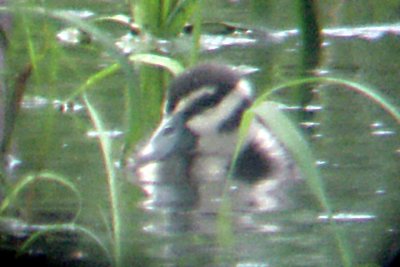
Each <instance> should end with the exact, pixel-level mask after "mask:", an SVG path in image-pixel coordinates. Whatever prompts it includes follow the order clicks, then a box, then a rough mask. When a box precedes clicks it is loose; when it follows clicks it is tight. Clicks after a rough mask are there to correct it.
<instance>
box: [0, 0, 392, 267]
mask: <svg viewBox="0 0 400 267" xmlns="http://www.w3.org/2000/svg"><path fill="white" fill-rule="evenodd" d="M48 2H49V3H48V4H49V5H50V6H53V7H55V8H60V9H68V10H69V9H71V10H76V9H79V10H84V11H86V12H87V13H85V14H90V13H92V16H102V15H107V16H108V15H109V16H112V15H115V14H120V13H124V14H127V13H128V11H127V6H126V5H125V4H124V3H122V2H123V1H121V3H119V4H115V3H113V1H104V0H92V1H73V2H71V1H57V3H53V2H52V1H48ZM205 2H206V3H204V5H207V6H209V7H208V8H206V11H207V12H204V13H205V14H204V15H203V19H204V21H208V22H213V23H214V22H217V23H215V25H216V26H217V29H214V28H211V29H210V28H207V27H204V29H203V30H204V34H203V35H202V52H201V55H200V57H199V58H200V61H218V62H223V63H227V64H231V65H236V66H240V67H242V68H243V69H244V70H245V71H247V72H249V74H248V77H249V79H250V80H251V81H252V83H253V84H254V86H255V88H257V91H258V92H262V91H263V90H265V89H266V88H270V87H271V86H272V85H276V84H279V83H282V82H285V81H288V80H291V79H295V78H298V77H300V76H301V73H302V69H301V58H302V54H301V49H300V37H299V33H298V31H297V30H294V29H296V28H297V14H296V9H295V7H292V5H293V3H292V2H291V1H264V2H265V3H264V2H263V1H250V0H249V1H228V0H226V1H225V0H224V1H223V0H219V1H205ZM331 2H332V3H328V1H327V3H324V4H322V3H320V6H319V8H320V10H321V13H320V17H321V22H322V25H323V28H324V31H323V46H322V59H321V62H320V64H319V67H318V68H317V69H316V70H314V71H313V73H314V74H315V75H317V76H322V77H339V78H343V79H347V80H350V81H353V82H359V83H361V84H365V85H368V86H371V87H372V88H375V89H376V90H378V91H379V92H381V93H382V94H383V95H385V96H386V97H387V98H388V99H389V100H390V101H391V103H392V104H394V105H395V106H397V107H400V90H399V88H398V85H399V84H400V73H399V70H400V45H399V44H400V25H399V24H395V22H397V21H399V13H398V10H400V4H399V3H396V2H397V1H380V4H379V5H377V4H376V2H377V1H359V2H362V3H358V2H357V1H349V2H343V3H335V1H331ZM396 10H397V12H396ZM21 19H22V18H21V17H20V16H18V15H16V16H15V18H14V21H13V23H14V27H15V28H14V31H18V32H13V34H14V37H13V39H12V40H18V39H16V38H17V37H21V38H23V39H22V40H26V39H24V35H25V34H32V35H33V37H34V40H35V45H36V46H37V47H36V49H38V50H40V49H42V50H41V51H42V54H41V56H42V57H43V58H41V59H40V60H39V61H38V62H39V65H38V66H36V67H37V69H36V71H35V72H34V73H33V75H32V77H30V80H29V83H28V84H27V88H26V93H25V95H24V100H23V103H22V107H21V110H20V113H19V116H18V119H17V124H16V126H15V130H14V135H13V144H12V147H11V152H10V154H9V155H8V156H7V167H6V168H5V175H4V176H5V179H7V181H8V182H9V183H11V184H14V185H15V184H17V182H18V181H21V180H22V179H24V178H25V177H27V175H30V174H32V175H38V173H39V175H40V176H43V177H49V176H51V175H53V174H54V173H55V174H57V175H61V176H63V177H66V179H68V181H71V183H73V185H74V186H72V187H68V186H65V184H63V183H62V182H61V183H58V182H56V183H54V182H50V183H48V182H46V181H45V180H38V181H37V182H35V183H33V184H31V185H29V186H28V187H26V188H24V189H23V190H22V191H21V192H20V193H19V197H18V198H16V199H15V200H14V201H13V204H12V206H11V208H8V210H7V212H6V213H5V215H4V213H3V214H2V216H3V217H1V224H0V225H1V226H0V228H1V229H0V230H1V240H0V246H1V248H2V250H4V251H13V250H14V249H16V248H17V247H19V246H20V245H21V243H22V241H23V240H26V238H27V237H28V236H30V235H31V234H32V233H33V232H36V231H38V230H40V229H42V228H41V227H44V226H43V225H49V224H55V223H59V224H63V225H64V228H62V227H60V229H59V230H54V231H52V232H49V233H47V234H46V235H44V236H42V237H40V238H39V239H38V240H36V241H35V242H33V244H32V245H31V246H29V249H28V250H27V252H26V253H24V254H23V257H26V258H27V259H30V257H32V258H38V259H39V261H40V262H42V261H45V262H47V263H49V264H50V265H55V266H59V265H61V263H65V262H68V263H69V264H71V266H75V265H77V266H78V265H79V266H82V265H83V266H110V262H112V261H113V260H112V257H113V255H112V254H113V251H115V247H119V249H120V253H121V255H122V256H121V258H122V259H123V260H122V263H121V262H120V263H121V265H122V266H136V265H138V266H153V265H154V266H160V265H161V266H242V267H243V266H263V267H264V266H343V257H344V256H343V255H346V254H351V257H352V262H353V265H354V266H361V265H364V266H366V265H368V266H381V265H383V264H387V263H388V262H389V260H390V259H391V257H393V256H394V255H395V253H396V252H397V251H398V250H399V249H400V229H399V221H400V208H399V207H400V205H399V204H400V194H399V192H400V179H399V178H400V177H399V174H400V164H399V158H400V138H399V128H400V127H399V124H398V122H396V121H395V119H393V118H392V117H391V116H390V115H388V113H386V112H385V111H384V110H383V109H382V108H381V107H379V106H378V105H377V104H376V103H375V102H374V101H372V100H371V99H369V98H368V97H365V96H363V95H361V94H357V93H355V92H353V91H349V90H347V89H346V88H345V87H344V86H340V85H332V84H329V85H328V84H317V85H315V86H314V87H313V89H314V90H313V96H314V99H313V101H312V102H311V103H310V109H311V110H312V117H311V119H310V120H309V121H301V122H300V123H299V126H300V127H301V128H302V129H303V130H304V133H305V135H306V138H307V140H308V142H309V145H310V148H311V149H312V151H313V153H314V156H315V158H316V164H317V166H318V170H319V171H320V174H321V179H322V181H323V184H324V190H325V194H326V196H327V198H328V201H329V203H330V205H331V208H332V211H333V221H335V222H336V227H337V229H336V231H337V233H341V234H342V236H343V237H344V240H345V242H346V243H347V245H342V246H341V245H340V244H339V245H338V240H337V239H336V237H335V230H333V228H332V227H333V226H332V225H331V224H330V223H329V217H328V214H327V213H326V212H325V211H324V210H323V209H322V208H321V207H320V205H319V203H318V200H317V199H316V197H315V195H314V194H313V192H312V191H311V190H310V188H309V187H308V185H307V183H306V182H302V183H299V184H296V185H295V186H294V187H293V188H291V189H290V192H288V193H287V197H288V199H290V202H291V203H293V205H291V206H290V207H288V208H285V209H282V210H279V211H274V212H264V213H240V214H225V216H220V217H218V216H216V215H215V214H214V215H213V214H201V217H196V216H199V215H198V214H197V215H193V214H192V213H190V211H187V210H185V211H183V210H180V211H179V210H178V211H174V212H171V211H167V209H161V210H160V209H152V207H151V206H150V208H149V206H146V205H143V203H144V202H145V201H146V200H147V199H146V197H145V196H144V195H143V194H142V193H141V188H139V187H138V186H137V185H135V184H132V183H130V182H129V180H130V179H131V174H129V173H128V174H126V171H125V170H124V169H123V167H122V163H121V162H123V160H124V159H123V158H122V156H121V155H122V150H123V145H124V141H125V139H124V134H125V133H126V129H125V128H124V127H125V123H126V118H124V116H125V114H126V113H125V111H124V108H125V107H126V100H125V99H124V96H126V91H125V89H124V88H125V87H126V79H125V77H124V74H123V73H118V74H115V75H112V76H109V77H107V79H104V80H103V81H102V82H101V83H99V84H96V88H95V89H93V90H92V89H90V90H92V91H90V90H89V92H88V99H89V101H90V103H91V104H92V105H93V106H94V107H95V109H96V110H97V111H98V112H99V115H100V116H101V119H102V121H103V124H104V127H105V128H106V130H107V132H106V134H107V135H108V136H109V137H110V138H111V140H112V147H111V150H112V155H113V159H114V162H113V164H114V167H115V175H116V177H117V189H118V198H119V200H120V202H119V213H120V221H119V222H118V223H120V224H121V228H120V229H121V230H120V231H121V232H120V233H119V236H120V244H114V243H113V238H114V237H113V235H112V229H113V227H115V223H116V222H115V221H113V220H112V215H110V214H112V212H111V211H110V210H111V209H112V207H111V206H110V205H111V204H110V198H111V196H110V190H109V183H108V182H107V178H106V177H107V171H106V169H105V168H104V164H103V158H102V153H101V149H100V148H99V141H98V136H99V133H98V131H96V130H94V127H93V124H92V121H91V119H90V118H89V115H88V113H87V112H88V107H87V105H85V103H84V101H83V100H81V99H80V98H78V99H77V100H73V101H72V102H71V104H70V105H69V106H62V105H61V104H60V103H63V101H64V100H65V99H66V98H67V97H68V96H69V95H70V94H71V91H72V90H76V88H79V87H80V86H82V84H84V83H85V81H86V79H87V78H88V77H89V76H90V75H92V74H93V73H95V72H97V71H99V70H100V69H101V68H102V67H104V66H105V65H108V64H110V63H113V61H112V59H111V58H110V57H109V56H107V55H105V52H104V51H102V50H101V48H99V47H97V46H98V45H97V44H96V41H93V42H92V43H89V44H86V43H79V42H78V43H77V44H71V43H66V41H65V40H61V41H58V42H57V43H56V45H51V42H46V41H44V39H46V38H48V39H51V40H56V38H57V36H58V38H59V40H60V38H62V36H63V35H61V37H60V34H65V30H66V29H67V28H69V27H70V25H65V24H63V23H60V22H59V21H57V20H46V19H44V20H43V19H41V18H38V17H37V16H36V17H35V16H32V17H29V21H31V22H35V23H38V25H41V27H42V28H40V29H39V30H38V29H35V30H34V28H31V29H30V30H31V31H32V32H31V33H29V32H27V31H22V30H21V29H23V28H24V27H23V25H24V24H23V23H22V22H21ZM220 22H224V23H225V22H226V23H230V25H235V27H240V28H245V29H247V30H246V31H238V32H235V33H220V29H221V28H222V29H225V28H224V27H225V26H224V24H220ZM105 28H106V29H105V30H107V31H111V32H112V36H113V37H115V43H117V44H118V45H120V46H121V45H122V46H123V47H124V48H125V49H127V50H133V51H135V49H137V44H135V43H134V41H135V40H133V41H132V40H131V41H129V40H130V39H129V38H128V37H126V36H125V35H126V29H124V28H123V27H121V26H120V25H117V24H112V23H111V24H110V25H107V26H106V27H105ZM57 34H58V35H57ZM122 36H124V38H121V39H119V38H120V37H122ZM68 38H70V37H68ZM68 38H67V39H68ZM42 39H43V40H42ZM187 39H188V38H187V37H182V38H178V39H174V40H168V41H163V42H160V46H162V49H161V50H163V51H167V52H169V53H170V55H172V56H175V57H177V58H183V57H185V55H186V54H187V53H188V48H187V47H188V46H190V44H188V43H189V42H190V40H189V41H188V40H187ZM16 42H17V44H13V45H12V47H11V48H10V50H9V51H8V55H9V59H8V60H7V63H8V65H7V66H8V68H9V69H7V71H6V73H7V75H8V76H9V77H15V74H14V73H20V72H21V69H23V68H24V67H25V66H26V65H27V64H28V62H31V61H30V59H29V53H28V52H27V47H28V48H29V46H27V45H26V43H24V41H19V42H21V44H20V43H19V42H18V41H16ZM126 42H128V44H130V45H132V46H129V45H126ZM129 42H130V43H129ZM132 42H133V44H132ZM46 45H47V46H49V47H46ZM140 45H142V43H139V46H140ZM31 49H32V47H31ZM43 51H45V52H43ZM99 51H100V52H99ZM125 52H126V51H125ZM55 55H57V60H52V58H53V56H55ZM11 74H13V75H11ZM10 80H11V81H13V80H12V79H11V78H10ZM133 80H134V83H139V79H138V77H135V78H134V79H133ZM131 86H132V85H131ZM133 87H134V86H133ZM273 99H274V100H276V101H280V102H282V103H284V104H285V105H286V106H287V107H288V108H286V109H284V111H285V113H286V114H287V115H288V116H289V117H291V118H297V117H299V113H300V112H299V109H298V108H296V107H297V103H296V102H295V101H294V99H293V97H292V95H291V92H290V90H289V89H288V90H285V91H283V92H281V93H280V94H279V95H274V96H273ZM146 112H147V111H146ZM148 112H149V113H154V114H156V116H158V114H159V112H158V110H156V111H154V110H152V111H148ZM156 123H157V122H156V120H154V122H143V125H144V126H143V128H145V129H147V130H146V133H145V135H144V136H143V140H145V139H146V137H147V136H149V135H150V133H151V130H152V129H154V127H155V126H156ZM74 188H76V189H77V191H78V192H79V193H78V194H77V193H76V192H75V191H74ZM174 189H175V190H176V188H171V190H174ZM155 190H157V188H156V189H155ZM77 195H79V197H77ZM4 197H5V196H3V200H4ZM71 223H74V224H73V226H72V224H71ZM80 226H82V227H83V228H84V229H89V230H90V231H91V233H95V236H96V238H93V237H92V236H91V235H90V234H87V232H86V230H82V229H81V228H79V227H80ZM68 227H69V228H68ZM74 227H75V228H74ZM72 228H73V229H72ZM102 244H103V245H102ZM342 250H345V252H343V251H342ZM11 254H12V253H11ZM24 259H25V258H24Z"/></svg>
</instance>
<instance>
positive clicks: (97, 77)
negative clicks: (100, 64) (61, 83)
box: [65, 63, 121, 102]
mask: <svg viewBox="0 0 400 267" xmlns="http://www.w3.org/2000/svg"><path fill="white" fill-rule="evenodd" d="M120 69H121V66H120V65H119V64H118V63H115V64H113V65H111V66H108V67H107V68H104V69H102V70H101V71H99V72H97V73H95V74H93V75H92V76H90V77H89V78H88V79H87V80H86V82H85V83H84V84H83V85H81V86H80V87H79V88H78V89H76V90H75V91H74V92H72V94H71V95H70V96H69V97H67V99H66V100H65V102H68V101H71V100H73V99H74V98H75V97H77V96H79V95H81V94H82V93H84V92H87V91H88V89H90V88H91V87H93V85H95V84H97V83H99V82H100V81H102V80H103V79H105V78H107V77H109V76H110V75H113V74H114V73H116V72H117V71H119V70H120Z"/></svg>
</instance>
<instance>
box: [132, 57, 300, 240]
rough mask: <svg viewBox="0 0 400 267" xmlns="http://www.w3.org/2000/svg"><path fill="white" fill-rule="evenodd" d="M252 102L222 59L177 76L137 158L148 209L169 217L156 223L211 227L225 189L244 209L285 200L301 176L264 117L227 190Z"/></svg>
mask: <svg viewBox="0 0 400 267" xmlns="http://www.w3.org/2000/svg"><path fill="white" fill-rule="evenodd" d="M252 102H253V92H252V88H251V86H250V84H249V82H248V81H246V80H245V79H243V78H242V75H241V74H240V73H239V72H237V71H235V70H233V69H231V68H230V67H227V66H224V65H218V64H203V65H199V66H197V67H195V68H193V69H190V70H188V71H186V72H184V73H183V74H181V75H180V76H178V77H177V78H176V79H175V80H173V81H172V83H171V85H170V87H169V89H168V91H167V97H166V101H165V106H164V113H163V118H162V121H161V122H160V124H159V126H158V128H157V129H156V130H155V131H154V133H153V135H152V136H151V138H150V140H149V141H148V142H147V143H146V144H145V145H144V146H143V147H141V148H140V149H139V151H138V152H137V153H136V155H135V157H134V163H133V169H134V173H135V182H136V183H137V184H139V185H140V186H141V187H142V188H143V189H144V191H145V193H146V194H147V199H146V201H145V202H144V203H143V206H144V208H145V209H147V210H155V211H157V210H158V211H160V210H161V211H163V212H164V214H168V216H169V219H168V220H167V221H168V223H167V222H166V221H164V225H163V226H160V225H159V226H157V227H156V228H157V229H156V230H158V231H160V230H161V231H167V232H170V231H188V230H196V231H198V230H199V228H201V229H202V230H204V231H210V229H212V226H210V225H208V223H207V222H210V221H212V220H213V219H214V220H215V215H216V214H217V212H218V208H219V206H220V204H221V200H222V198H223V197H224V192H228V195H229V199H230V201H231V207H232V211H233V212H235V213H239V214H240V213H242V214H243V213H247V214H248V213H260V212H270V211H276V210H278V209H280V208H282V207H284V206H285V205H286V204H287V202H288V201H287V196H285V195H286V193H285V188H286V187H287V185H289V184H293V181H295V180H299V175H298V170H297V168H296V166H295V164H294V162H293V160H292V158H291V156H290V154H289V153H288V151H287V150H286V149H285V147H284V146H283V145H282V143H281V142H280V141H279V140H278V139H277V138H276V137H275V136H274V134H273V133H272V132H271V131H270V130H269V128H268V125H267V124H266V123H265V121H264V120H263V118H262V117H260V116H255V118H254V119H253V121H252V123H251V126H250V128H249V130H248V134H247V137H246V139H245V142H244V144H243V146H242V149H241V151H240V154H239V157H238V159H237V162H236V164H235V166H234V175H233V177H234V179H233V180H232V181H230V182H229V185H230V186H229V188H228V190H226V189H225V186H226V176H227V172H228V169H229V167H230V164H231V160H232V157H233V154H234V151H235V147H236V144H237V139H238V129H239V126H240V122H241V119H242V115H243V113H244V111H245V110H246V109H247V108H249V107H250V106H251V104H252ZM195 217H196V218H195ZM198 217H202V219H199V218H198ZM200 221H202V223H201V224H202V225H199V222H200ZM194 222H196V223H194ZM153 226H154V225H153ZM202 230H201V231H202Z"/></svg>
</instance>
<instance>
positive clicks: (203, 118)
mask: <svg viewBox="0 0 400 267" xmlns="http://www.w3.org/2000/svg"><path fill="white" fill-rule="evenodd" d="M251 97H252V90H251V86H250V83H249V82H247V81H245V80H242V81H239V83H238V84H237V85H236V87H235V88H234V89H233V90H232V91H231V92H230V93H229V94H228V95H226V96H225V97H224V99H223V100H222V101H221V102H220V103H219V104H218V105H217V106H215V107H214V108H210V109H208V110H206V111H204V112H203V113H201V114H198V115H196V116H194V117H193V118H192V119H190V120H189V121H188V122H187V126H188V127H189V128H190V129H191V130H192V131H194V132H195V133H197V134H208V133H215V132H217V131H218V128H219V126H220V124H221V122H222V121H224V120H226V119H227V118H229V117H230V116H231V115H232V112H233V111H235V108H236V107H238V106H239V105H241V104H242V103H243V99H250V98H251Z"/></svg>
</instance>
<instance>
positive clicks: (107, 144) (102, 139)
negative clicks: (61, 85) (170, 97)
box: [82, 94, 122, 267]
mask: <svg viewBox="0 0 400 267" xmlns="http://www.w3.org/2000/svg"><path fill="white" fill-rule="evenodd" d="M82 98H83V101H84V103H85V106H86V107H87V110H88V114H89V117H90V119H91V121H92V123H93V126H94V128H95V130H96V131H97V132H98V134H99V144H100V150H101V153H102V155H103V161H104V168H105V170H106V175H107V183H108V187H109V192H110V205H111V218H112V226H113V229H112V230H113V241H114V244H113V248H114V259H115V266H117V267H119V266H121V264H120V263H121V256H122V255H121V214H120V208H119V207H120V205H119V198H118V187H117V177H116V174H115V171H114V166H113V161H112V151H111V147H112V146H111V140H110V138H108V137H107V135H106V131H105V128H104V126H103V122H102V121H101V119H100V116H99V114H98V112H97V111H96V110H95V108H94V107H93V106H92V105H91V103H90V101H89V100H88V98H87V96H86V94H84V95H83V97H82Z"/></svg>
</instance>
